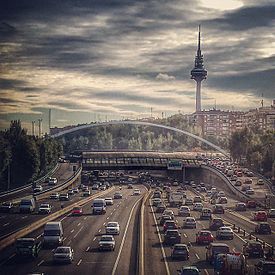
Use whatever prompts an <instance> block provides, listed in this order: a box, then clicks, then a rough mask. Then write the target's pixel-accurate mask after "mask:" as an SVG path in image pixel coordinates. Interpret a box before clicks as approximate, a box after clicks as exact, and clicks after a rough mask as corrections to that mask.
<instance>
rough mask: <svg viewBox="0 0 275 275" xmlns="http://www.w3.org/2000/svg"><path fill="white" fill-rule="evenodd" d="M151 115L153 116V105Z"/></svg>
mask: <svg viewBox="0 0 275 275" xmlns="http://www.w3.org/2000/svg"><path fill="white" fill-rule="evenodd" d="M151 117H153V108H152V107H151Z"/></svg>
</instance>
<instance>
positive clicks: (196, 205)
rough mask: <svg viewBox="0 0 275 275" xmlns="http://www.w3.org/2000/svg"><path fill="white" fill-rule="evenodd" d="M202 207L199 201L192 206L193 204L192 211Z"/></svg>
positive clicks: (199, 209)
mask: <svg viewBox="0 0 275 275" xmlns="http://www.w3.org/2000/svg"><path fill="white" fill-rule="evenodd" d="M202 209H203V204H202V203H201V202H196V203H194V206H193V210H194V211H202Z"/></svg>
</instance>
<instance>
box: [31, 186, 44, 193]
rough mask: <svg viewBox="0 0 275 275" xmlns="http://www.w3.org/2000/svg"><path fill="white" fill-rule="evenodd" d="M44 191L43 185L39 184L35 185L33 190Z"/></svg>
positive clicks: (35, 191)
mask: <svg viewBox="0 0 275 275" xmlns="http://www.w3.org/2000/svg"><path fill="white" fill-rule="evenodd" d="M42 191H43V187H42V186H41V185H37V186H35V187H34V189H33V192H34V193H39V192H42Z"/></svg>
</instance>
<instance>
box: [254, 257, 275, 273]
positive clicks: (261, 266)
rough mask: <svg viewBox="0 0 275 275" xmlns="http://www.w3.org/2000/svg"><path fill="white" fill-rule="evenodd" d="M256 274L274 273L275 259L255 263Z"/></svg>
mask: <svg viewBox="0 0 275 275" xmlns="http://www.w3.org/2000/svg"><path fill="white" fill-rule="evenodd" d="M254 274H255V275H272V274H275V261H268V260H260V261H259V262H258V263H257V264H255V269H254Z"/></svg>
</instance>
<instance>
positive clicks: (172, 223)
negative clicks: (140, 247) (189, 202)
mask: <svg viewBox="0 0 275 275" xmlns="http://www.w3.org/2000/svg"><path fill="white" fill-rule="evenodd" d="M168 229H178V225H177V223H176V221H174V220H172V221H169V220H168V221H165V223H164V225H163V232H166V231H167V230H168Z"/></svg>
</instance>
